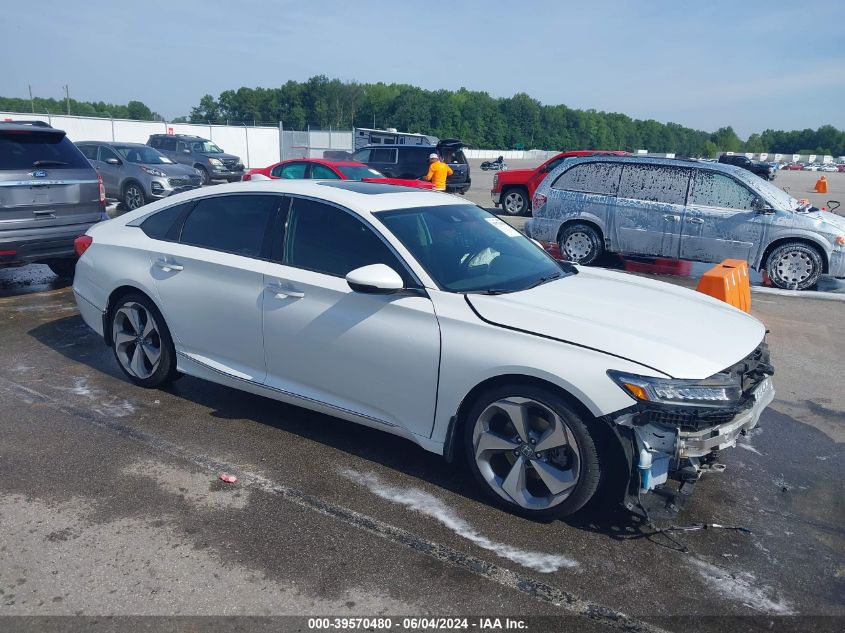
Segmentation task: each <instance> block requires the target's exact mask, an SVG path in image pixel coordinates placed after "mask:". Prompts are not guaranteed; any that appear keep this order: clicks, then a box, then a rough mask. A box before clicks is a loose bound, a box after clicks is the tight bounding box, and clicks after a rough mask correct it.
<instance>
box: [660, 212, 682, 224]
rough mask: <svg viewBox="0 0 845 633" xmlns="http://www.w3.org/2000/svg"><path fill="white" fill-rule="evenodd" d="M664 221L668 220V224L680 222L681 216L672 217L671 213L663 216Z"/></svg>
mask: <svg viewBox="0 0 845 633" xmlns="http://www.w3.org/2000/svg"><path fill="white" fill-rule="evenodd" d="M663 219H664V220H666V221H667V222H677V221H678V220H680V219H681V216H679V215H672V214H671V213H667V214H666V215H664V216H663Z"/></svg>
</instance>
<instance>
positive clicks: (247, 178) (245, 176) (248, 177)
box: [241, 172, 252, 180]
mask: <svg viewBox="0 0 845 633" xmlns="http://www.w3.org/2000/svg"><path fill="white" fill-rule="evenodd" d="M241 180H252V174H251V173H249V172H247V173H245V174H244V175H243V176H241Z"/></svg>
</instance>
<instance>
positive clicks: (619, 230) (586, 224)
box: [525, 156, 845, 290]
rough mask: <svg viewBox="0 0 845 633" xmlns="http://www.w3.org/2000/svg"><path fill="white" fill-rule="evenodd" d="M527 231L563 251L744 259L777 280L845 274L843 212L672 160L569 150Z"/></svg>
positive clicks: (754, 180) (731, 170) (788, 284)
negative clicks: (582, 154)
mask: <svg viewBox="0 0 845 633" xmlns="http://www.w3.org/2000/svg"><path fill="white" fill-rule="evenodd" d="M532 206H533V209H534V218H533V219H531V220H528V222H527V223H526V226H525V231H526V233H527V234H528V236H529V237H532V238H534V239H535V240H538V241H540V242H546V244H547V245H550V244H553V243H557V244H558V245H559V247H560V251H561V254H562V256H563V257H564V258H565V259H568V260H571V261H573V262H576V263H581V264H591V263H593V262H595V261H596V259H597V258H598V257H599V256H600V255H601V254H602V252H604V251H612V252H616V253H622V254H626V255H651V256H658V257H669V258H673V259H688V260H694V261H701V262H711V263H717V262H720V261H722V260H723V259H744V260H747V261H748V263H749V265H750V266H751V267H752V268H755V269H756V270H766V272H767V273H768V275H769V278H770V279H771V280H772V283H774V284H775V285H776V286H778V287H779V288H788V289H795V290H804V289H806V288H810V287H811V286H813V285H814V284H815V283H816V281H817V280H818V278H819V276H820V275H821V274H822V273H827V274H830V275H833V276H835V277H845V218H843V217H841V216H838V215H835V214H833V213H828V212H821V211H819V210H818V209H817V208H815V207H812V206H810V205H809V204H800V203H799V202H798V200H796V199H795V198H793V197H791V196H790V195H788V194H787V193H785V192H784V191H783V190H781V189H778V188H777V187H775V186H774V185H772V184H771V183H769V182H768V181H767V180H763V179H762V178H758V177H757V176H755V175H754V174H752V173H751V172H749V171H747V170H745V169H741V168H739V167H735V166H733V165H723V164H719V163H711V162H700V161H695V160H677V159H666V158H638V157H634V156H631V157H622V156H618V157H611V156H603V157H599V156H592V157H585V158H570V159H567V160H565V161H563V163H562V164H561V165H560V166H559V167H557V168H556V169H555V170H553V171H552V172H550V173H549V175H548V176H547V177H546V179H545V180H543V182H542V184H541V185H540V187H538V189H537V191H536V193H535V194H534V201H533V204H532Z"/></svg>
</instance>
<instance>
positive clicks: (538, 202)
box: [531, 193, 548, 211]
mask: <svg viewBox="0 0 845 633" xmlns="http://www.w3.org/2000/svg"><path fill="white" fill-rule="evenodd" d="M546 200H548V198H546V196H544V195H543V194H542V193H535V194H534V197H533V198H532V199H531V209H532V210H533V211H537V210H538V209H540V208H541V207H542V206H543V205H544V204H546Z"/></svg>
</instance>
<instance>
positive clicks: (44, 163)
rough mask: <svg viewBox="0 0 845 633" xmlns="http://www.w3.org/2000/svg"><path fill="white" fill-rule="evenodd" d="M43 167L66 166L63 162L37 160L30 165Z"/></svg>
mask: <svg viewBox="0 0 845 633" xmlns="http://www.w3.org/2000/svg"><path fill="white" fill-rule="evenodd" d="M44 165H67V163H66V162H65V161H63V160H37V161H35V162H34V163H32V166H33V167H43V166H44Z"/></svg>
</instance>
